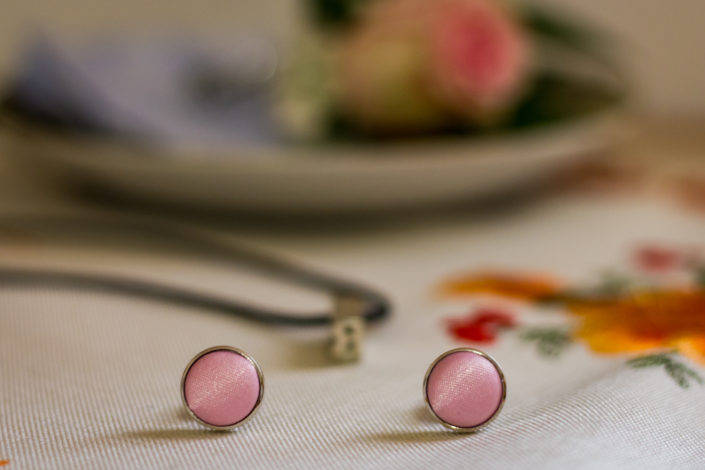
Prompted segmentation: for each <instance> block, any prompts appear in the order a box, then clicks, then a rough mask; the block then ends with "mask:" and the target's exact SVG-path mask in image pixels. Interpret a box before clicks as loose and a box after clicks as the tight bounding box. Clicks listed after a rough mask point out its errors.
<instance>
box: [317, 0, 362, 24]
mask: <svg viewBox="0 0 705 470" xmlns="http://www.w3.org/2000/svg"><path fill="white" fill-rule="evenodd" d="M368 1H369V0H309V10H310V13H311V16H312V17H313V21H314V22H315V23H316V24H317V25H318V26H321V27H324V28H329V29H330V28H334V29H335V28H344V27H346V26H349V25H350V24H351V23H353V22H354V21H355V20H356V19H357V15H358V12H359V10H360V7H361V5H362V4H363V3H366V2H368Z"/></svg>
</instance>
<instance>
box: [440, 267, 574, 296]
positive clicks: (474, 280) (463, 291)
mask: <svg viewBox="0 0 705 470" xmlns="http://www.w3.org/2000/svg"><path fill="white" fill-rule="evenodd" d="M559 290H560V284H559V283H558V282H557V281H556V280H555V279H553V278H550V277H548V276H544V275H518V274H508V273H481V274H468V275H465V276H459V277H457V278H455V279H450V280H448V281H446V282H444V283H443V284H441V286H440V292H441V294H442V295H445V296H453V297H455V296H466V295H476V294H491V295H498V296H502V297H510V298H513V299H519V300H527V301H529V300H538V299H542V298H545V297H549V296H553V295H556V294H558V292H559Z"/></svg>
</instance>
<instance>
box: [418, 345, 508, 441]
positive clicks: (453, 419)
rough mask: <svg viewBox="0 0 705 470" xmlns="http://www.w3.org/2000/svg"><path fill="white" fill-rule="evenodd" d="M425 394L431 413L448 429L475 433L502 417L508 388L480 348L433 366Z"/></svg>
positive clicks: (452, 354)
mask: <svg viewBox="0 0 705 470" xmlns="http://www.w3.org/2000/svg"><path fill="white" fill-rule="evenodd" d="M423 394H424V399H425V401H426V404H427V405H428V408H429V409H430V410H431V413H433V415H434V416H435V417H436V418H438V420H439V421H440V422H441V423H443V424H444V425H445V426H446V427H448V428H450V429H452V430H454V431H458V432H474V431H477V430H479V429H481V428H482V427H484V426H486V425H488V424H489V423H490V421H492V420H493V419H494V418H495V417H496V416H497V415H498V414H499V412H500V410H501V409H502V405H504V399H505V398H506V395H507V385H506V383H505V381H504V374H503V373H502V369H501V368H500V367H499V364H497V362H495V360H494V359H492V358H491V357H490V356H488V355H487V354H485V353H484V352H482V351H478V350H477V349H472V348H458V349H452V350H450V351H447V352H445V353H443V354H441V355H440V356H439V357H438V358H437V359H436V360H435V361H433V363H431V366H430V367H429V368H428V371H427V372H426V377H425V378H424V383H423Z"/></svg>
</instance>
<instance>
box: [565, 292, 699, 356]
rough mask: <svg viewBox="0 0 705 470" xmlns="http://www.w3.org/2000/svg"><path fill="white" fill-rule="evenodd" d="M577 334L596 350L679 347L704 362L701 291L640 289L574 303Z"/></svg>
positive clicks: (613, 351)
mask: <svg viewBox="0 0 705 470" xmlns="http://www.w3.org/2000/svg"><path fill="white" fill-rule="evenodd" d="M568 308H569V310H570V311H571V312H572V313H574V314H575V315H577V316H578V317H579V318H580V326H579V327H578V329H577V330H576V332H575V335H576V336H577V337H578V338H581V339H583V340H584V341H585V342H586V343H587V344H588V346H589V347H590V348H591V349H592V350H593V351H596V352H602V353H619V352H636V351H645V350H654V349H677V350H679V351H680V352H682V353H683V354H684V355H687V356H689V357H691V358H693V359H695V360H697V361H699V362H705V292H703V291H700V290H675V289H674V290H668V291H658V292H640V293H636V294H634V295H632V296H630V297H624V298H618V299H614V300H613V301H603V302H600V303H589V302H583V303H580V302H573V303H571V304H569V305H568Z"/></svg>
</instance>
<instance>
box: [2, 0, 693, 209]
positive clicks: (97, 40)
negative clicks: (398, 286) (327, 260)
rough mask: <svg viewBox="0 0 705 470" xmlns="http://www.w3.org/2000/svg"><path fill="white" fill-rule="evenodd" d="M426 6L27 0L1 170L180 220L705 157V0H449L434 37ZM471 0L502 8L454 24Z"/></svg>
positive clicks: (374, 200)
mask: <svg viewBox="0 0 705 470" xmlns="http://www.w3.org/2000/svg"><path fill="white" fill-rule="evenodd" d="M422 3H423V2H421V3H419V2H418V1H416V0H410V1H409V2H403V1H402V2H399V1H397V0H390V1H383V0H380V1H378V2H365V1H359V0H310V1H307V2H304V1H293V0H292V1H271V0H269V1H253V0H238V1H210V2H207V3H198V4H195V3H194V2H187V1H155V2H149V3H146V4H145V3H144V2H138V1H135V0H127V1H125V2H119V3H114V2H92V1H83V0H67V1H66V2H62V3H61V4H60V5H56V4H51V3H48V2H41V1H34V0H28V1H15V0H11V1H10V2H9V3H8V2H6V3H5V5H4V8H3V15H2V19H0V26H1V27H0V77H2V83H3V96H4V98H5V99H4V104H3V108H4V111H3V117H4V118H5V119H4V120H3V124H7V125H6V126H3V127H4V131H5V132H4V135H5V139H4V140H5V141H6V142H9V143H10V147H8V149H9V150H8V151H6V152H4V154H3V155H2V156H0V159H3V160H7V159H8V158H9V156H11V155H12V156H20V158H18V159H16V160H18V161H20V162H30V165H29V166H30V167H31V168H30V172H29V173H30V174H31V176H33V175H34V174H35V173H37V174H39V173H50V174H52V172H55V173H56V174H61V175H62V176H67V175H68V176H69V177H70V181H71V185H70V186H71V187H74V188H75V187H76V185H75V183H77V182H78V183H79V184H80V185H82V186H92V187H94V189H95V188H98V189H100V190H101V191H103V190H106V192H107V193H113V192H114V193H116V194H120V195H122V196H125V195H127V196H129V197H135V198H137V199H146V200H152V199H154V200H158V201H161V202H168V203H169V204H172V203H175V204H176V205H177V206H184V205H188V206H196V207H210V208H214V207H215V208H217V209H226V210H232V209H235V210H238V211H241V210H245V211H247V212H255V213H259V212H268V211H275V212H280V213H281V212H301V211H305V212H308V211H313V212H320V211H323V212H327V213H330V212H336V213H337V212H341V213H343V212H347V211H357V212H367V211H370V210H377V209H380V210H384V209H396V208H412V207H421V206H437V205H440V204H446V203H450V202H453V201H458V200H472V199H479V198H481V197H484V196H487V195H490V194H492V195H495V194H499V193H502V192H505V191H506V190H507V189H516V188H519V187H522V188H523V187H525V186H527V187H528V186H532V185H533V186H534V187H535V185H536V183H537V182H541V183H543V182H546V181H555V179H554V180H551V178H553V177H554V176H555V175H556V173H558V172H560V171H561V170H565V169H566V168H573V167H574V166H575V165H576V164H577V163H584V162H586V161H597V160H598V159H595V158H593V157H594V156H603V157H604V156H605V155H615V154H617V153H622V154H624V153H626V154H629V155H635V154H637V153H639V154H640V155H639V157H638V158H639V159H640V161H642V162H646V161H649V164H650V165H651V164H657V163H663V162H664V161H665V160H667V159H666V158H665V156H664V153H668V152H669V150H668V149H669V148H672V147H669V146H673V145H675V146H676V147H677V148H678V149H679V151H681V153H684V154H687V155H689V156H692V155H699V154H700V150H701V146H700V145H701V143H702V142H701V140H702V139H701V138H700V137H699V135H700V133H701V130H702V126H703V123H705V93H702V89H701V87H702V84H703V83H705V60H704V59H703V58H702V54H701V51H700V50H699V47H698V45H700V44H703V43H705V28H704V27H703V20H702V18H703V17H704V15H705V4H703V2H700V1H698V0H682V1H680V2H678V5H677V7H674V6H673V5H671V4H667V3H664V2H660V1H657V0H641V1H637V0H633V1H632V0H624V1H620V2H610V1H606V0H598V1H594V2H587V3H586V2H579V1H577V0H568V1H557V0H531V1H529V0H523V1H518V2H510V3H507V5H511V7H507V8H505V6H504V5H503V4H500V3H499V2H494V1H489V2H488V1H484V0H483V1H478V2H475V1H467V2H464V1H462V0H457V1H453V0H449V1H446V2H444V4H443V5H445V6H442V7H438V8H435V7H434V9H437V10H438V11H439V12H440V13H438V16H439V18H440V19H438V22H439V24H443V25H445V26H442V27H439V28H438V30H433V31H432V32H430V33H429V32H428V31H426V30H424V31H426V32H423V33H420V32H419V31H420V28H422V26H423V25H422V23H423V21H422V20H420V19H419V18H421V17H424V16H428V15H426V14H425V13H423V14H419V13H418V12H416V13H414V8H428V7H427V6H418V5H421V4H422ZM373 4H374V5H373ZM397 4H399V5H402V6H401V7H399V6H395V5H397ZM463 4H468V5H475V4H480V5H483V6H482V7H481V8H480V11H482V8H486V11H484V12H483V13H482V14H476V13H470V14H468V15H467V17H466V18H465V19H464V21H467V24H465V25H457V24H453V22H452V21H450V19H449V18H451V17H452V16H453V15H451V14H449V15H447V18H444V17H443V14H442V13H443V12H444V11H445V10H447V11H452V9H453V8H461V9H462V5H463ZM370 5H373V6H370ZM385 5H386V6H385ZM414 5H416V6H414ZM439 5H440V4H439ZM458 5H461V7H458ZM488 5H489V6H488ZM498 5H500V6H498ZM472 8H475V7H472ZM312 11H318V15H316V14H312ZM350 11H354V14H351V13H350ZM535 11H538V12H541V13H540V14H539V15H536V14H535V13H534V12H535ZM321 12H323V13H321ZM341 12H343V13H341ZM434 14H435V13H434ZM482 15H485V16H482ZM343 17H345V21H342V20H341V18H343ZM313 18H315V19H317V21H314V20H313ZM321 18H323V19H321ZM351 18H352V19H351ZM409 18H415V19H412V20H409ZM477 18H480V19H479V20H477V24H473V21H476V19H477ZM564 18H566V20H565V21H564V20H563V19H564ZM444 21H445V22H446V23H443V22H444ZM351 25H352V26H351ZM478 25H479V26H478ZM484 27H487V28H486V29H484V30H483V28H484ZM454 28H455V29H454ZM473 28H474V29H473ZM431 29H433V28H431ZM468 31H470V33H467V32H468ZM473 31H474V32H473ZM465 33H467V35H466V36H463V34H465ZM473 34H474V35H475V36H473ZM424 35H426V36H428V37H425V36H424ZM483 35H486V36H483ZM419 37H421V39H419ZM252 38H254V39H256V41H250V39H252ZM547 38H548V39H549V41H546V39H547ZM160 40H165V42H164V43H163V44H162V43H160V42H159V41H160ZM130 41H132V43H131V42H130ZM179 41H181V42H179ZM258 41H259V42H258ZM483 41H484V42H483ZM546 42H552V44H549V45H548V47H546V44H544V43H546ZM477 44H480V46H477ZM482 44H484V46H483V45H482ZM556 45H558V46H566V47H558V48H556V47H555V46H556ZM143 46H148V47H143ZM152 46H154V47H153V48H152V49H150V47H152ZM196 46H198V47H196ZM201 46H203V47H202V48H201V49H199V47H201ZM270 46H271V49H270ZM476 46H477V47H479V49H477V50H479V51H480V52H477V51H476V50H474V49H473V47H476ZM463 48H465V49H463ZM561 49H562V50H561ZM145 51H146V52H145ZM272 51H274V52H272ZM419 51H421V52H419ZM428 51H431V52H430V53H428ZM488 51H489V52H488ZM463 54H465V56H464V55H463ZM468 57H469V58H468ZM153 59H155V60H153ZM160 60H164V62H163V63H164V66H162V65H161V62H159V61H160ZM184 63H186V64H187V65H186V67H184V66H183V64H184ZM463 67H466V68H465V69H464V68H463ZM483 74H484V75H483ZM419 77H420V78H419ZM419 83H423V84H422V85H419ZM194 84H195V85H194ZM194 90H195V91H194ZM191 95H195V97H194V96H191ZM8 97H9V98H8ZM194 102H196V104H195V105H194ZM8 103H9V105H8ZM18 109H19V110H20V111H21V113H20V114H19V116H20V117H21V119H17V117H18V116H17V114H16V111H17V110H18ZM8 110H10V111H12V112H7V111H8ZM47 122H49V123H50V124H52V126H46V124H47ZM57 123H58V124H59V127H58V128H57V127H56V126H55V124H57ZM57 130H61V132H57ZM66 130H68V131H69V132H64V131H66ZM635 135H638V136H640V137H639V139H634V138H633V137H634V136H635ZM86 136H88V137H89V138H88V139H86V138H85V137H86ZM96 137H97V138H96ZM410 141H411V142H410ZM625 142H630V143H631V144H629V145H632V147H625V146H624V143H625ZM634 142H636V144H635V143H634ZM418 143H421V145H417V144H418ZM634 145H635V146H636V147H634ZM659 146H662V147H663V148H664V149H665V150H662V149H661V147H659ZM657 147H658V148H659V150H658V151H655V150H653V149H655V148H657ZM624 148H627V150H626V151H622V150H621V149H624ZM635 148H637V149H638V151H635V150H634V149H635ZM650 153H651V154H655V157H654V158H651V159H649V154H650ZM688 158H690V157H688ZM603 160H604V159H603ZM654 162H656V163H654ZM688 165H691V166H693V165H695V166H701V165H700V164H699V159H695V160H694V159H693V158H690V160H689V163H688ZM40 169H41V171H40ZM45 170H48V171H45ZM25 173H26V172H25ZM8 179H11V180H14V179H15V178H14V177H13V178H8ZM8 184H12V183H8ZM44 184H45V183H44V182H40V181H39V180H37V181H34V180H31V181H30V182H29V183H28V184H24V186H36V187H40V186H42V185H44ZM89 199H90V198H89Z"/></svg>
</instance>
